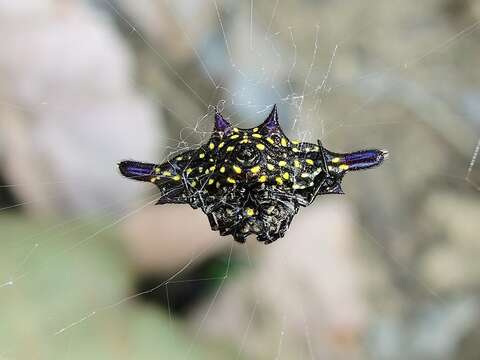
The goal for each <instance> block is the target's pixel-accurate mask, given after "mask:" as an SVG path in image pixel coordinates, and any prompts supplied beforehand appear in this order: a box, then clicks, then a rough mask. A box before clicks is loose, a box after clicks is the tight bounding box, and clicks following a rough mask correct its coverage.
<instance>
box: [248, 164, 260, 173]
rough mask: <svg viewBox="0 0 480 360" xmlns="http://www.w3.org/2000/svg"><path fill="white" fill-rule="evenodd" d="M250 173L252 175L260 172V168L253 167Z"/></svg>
mask: <svg viewBox="0 0 480 360" xmlns="http://www.w3.org/2000/svg"><path fill="white" fill-rule="evenodd" d="M250 171H251V172H252V173H253V174H256V173H258V172H259V171H260V166H258V165H257V166H254V167H252V168H251V169H250Z"/></svg>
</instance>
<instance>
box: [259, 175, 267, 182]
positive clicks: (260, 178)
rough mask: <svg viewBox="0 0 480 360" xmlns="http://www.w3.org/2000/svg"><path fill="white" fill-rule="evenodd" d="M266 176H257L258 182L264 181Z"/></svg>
mask: <svg viewBox="0 0 480 360" xmlns="http://www.w3.org/2000/svg"><path fill="white" fill-rule="evenodd" d="M267 179H268V178H267V176H266V175H262V176H260V177H259V178H258V182H261V183H264V182H265V181H267Z"/></svg>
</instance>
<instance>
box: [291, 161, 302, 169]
mask: <svg viewBox="0 0 480 360" xmlns="http://www.w3.org/2000/svg"><path fill="white" fill-rule="evenodd" d="M293 165H294V166H295V167H296V168H299V167H301V165H300V161H298V160H293Z"/></svg>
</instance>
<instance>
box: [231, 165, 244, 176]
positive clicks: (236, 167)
mask: <svg viewBox="0 0 480 360" xmlns="http://www.w3.org/2000/svg"><path fill="white" fill-rule="evenodd" d="M232 168H233V171H235V172H236V173H237V174H241V173H242V169H241V168H240V166H237V165H233V167H232Z"/></svg>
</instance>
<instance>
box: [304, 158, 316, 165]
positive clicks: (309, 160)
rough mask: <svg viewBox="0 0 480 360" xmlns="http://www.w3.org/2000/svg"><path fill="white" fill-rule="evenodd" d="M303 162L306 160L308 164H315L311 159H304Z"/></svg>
mask: <svg viewBox="0 0 480 360" xmlns="http://www.w3.org/2000/svg"><path fill="white" fill-rule="evenodd" d="M305 162H306V163H307V164H308V165H314V164H315V163H314V162H313V160H312V159H305Z"/></svg>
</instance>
